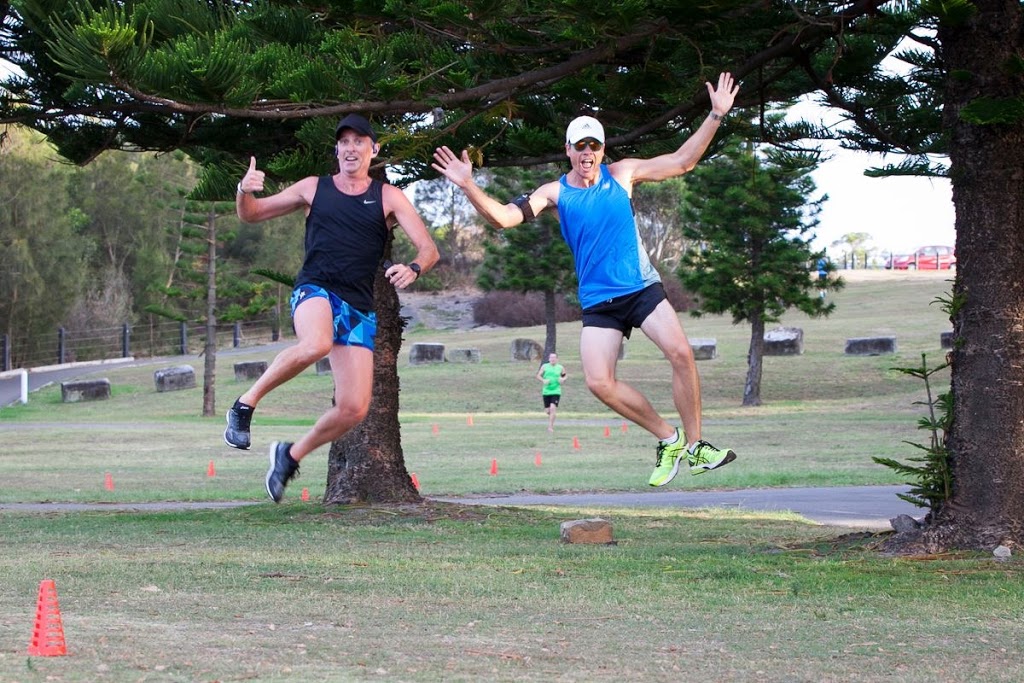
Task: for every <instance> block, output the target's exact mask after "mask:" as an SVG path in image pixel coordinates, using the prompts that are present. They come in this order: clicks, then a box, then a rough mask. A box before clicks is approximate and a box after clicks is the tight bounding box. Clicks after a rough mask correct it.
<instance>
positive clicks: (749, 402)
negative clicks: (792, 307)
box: [743, 315, 764, 406]
mask: <svg viewBox="0 0 1024 683" xmlns="http://www.w3.org/2000/svg"><path fill="white" fill-rule="evenodd" d="M763 365H764V318H762V317H761V316H760V315H754V316H752V317H751V318H750V350H749V351H748V352H747V382H746V384H744V385H743V405H745V406H759V405H761V369H762V367H763Z"/></svg>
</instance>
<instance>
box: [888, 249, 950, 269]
mask: <svg viewBox="0 0 1024 683" xmlns="http://www.w3.org/2000/svg"><path fill="white" fill-rule="evenodd" d="M888 267H889V268H892V269H893V270H908V269H914V268H916V269H918V270H948V269H949V268H955V267H956V254H954V253H953V247H947V246H943V245H933V246H930V247H921V248H920V249H918V250H917V251H915V252H914V253H913V254H907V255H905V256H893V257H892V258H891V260H890V262H889V264H888Z"/></svg>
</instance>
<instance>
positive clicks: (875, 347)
mask: <svg viewBox="0 0 1024 683" xmlns="http://www.w3.org/2000/svg"><path fill="white" fill-rule="evenodd" d="M844 353H846V355H848V356H881V355H883V354H889V353H896V337H854V338H853V339H847V340H846V350H845V351H844Z"/></svg>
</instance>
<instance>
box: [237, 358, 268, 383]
mask: <svg viewBox="0 0 1024 683" xmlns="http://www.w3.org/2000/svg"><path fill="white" fill-rule="evenodd" d="M266 371H267V361H265V360H252V361H247V362H244V363H235V381H236V382H244V381H247V380H254V379H259V378H260V376H261V375H263V373H264V372H266Z"/></svg>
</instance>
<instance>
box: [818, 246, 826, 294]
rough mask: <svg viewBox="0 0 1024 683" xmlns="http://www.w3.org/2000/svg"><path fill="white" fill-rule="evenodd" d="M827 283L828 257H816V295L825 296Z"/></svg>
mask: <svg viewBox="0 0 1024 683" xmlns="http://www.w3.org/2000/svg"><path fill="white" fill-rule="evenodd" d="M827 283H828V259H827V258H825V257H824V256H822V257H821V258H820V259H818V296H820V297H821V298H822V299H824V298H825V290H826V288H827Z"/></svg>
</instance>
